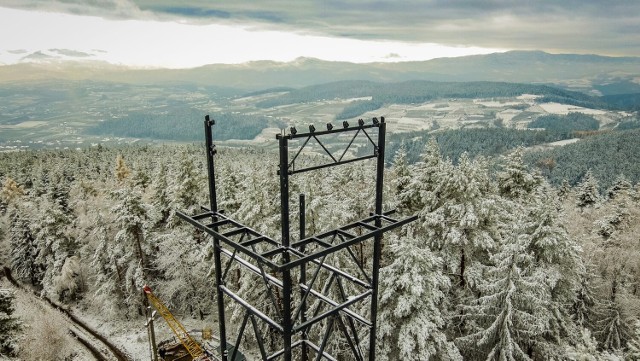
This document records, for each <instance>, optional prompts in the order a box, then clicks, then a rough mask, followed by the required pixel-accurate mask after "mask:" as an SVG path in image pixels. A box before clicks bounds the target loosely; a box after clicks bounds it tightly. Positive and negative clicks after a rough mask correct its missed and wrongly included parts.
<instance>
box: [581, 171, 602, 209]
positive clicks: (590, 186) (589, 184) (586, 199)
mask: <svg viewBox="0 0 640 361" xmlns="http://www.w3.org/2000/svg"><path fill="white" fill-rule="evenodd" d="M577 198H578V200H577V201H578V203H577V204H578V207H580V208H584V207H588V206H592V205H594V204H596V203H598V202H599V201H600V191H599V190H598V181H597V180H596V178H595V177H594V176H593V174H592V173H591V170H588V171H587V173H586V174H585V175H584V178H582V182H581V183H580V184H579V185H578V188H577Z"/></svg>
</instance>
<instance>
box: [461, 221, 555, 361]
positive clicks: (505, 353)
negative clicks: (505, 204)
mask: <svg viewBox="0 0 640 361" xmlns="http://www.w3.org/2000/svg"><path fill="white" fill-rule="evenodd" d="M530 242H531V239H530V237H529V236H528V235H526V234H523V233H522V229H519V227H518V226H516V227H515V228H514V229H513V232H512V233H511V234H510V237H509V238H507V239H505V242H504V243H503V244H502V247H501V250H500V251H499V252H498V253H496V254H494V255H493V256H492V257H491V260H492V262H493V263H494V264H495V266H489V267H488V268H487V271H486V273H485V275H486V276H485V277H486V279H485V281H484V282H482V284H480V285H479V286H478V289H479V290H480V291H481V297H480V298H478V300H477V301H476V302H474V304H472V305H469V306H466V307H464V308H465V310H466V317H467V318H469V319H471V320H473V321H475V325H476V330H475V331H474V332H472V333H471V334H468V335H466V336H463V337H460V338H458V339H457V340H456V343H457V344H458V345H459V346H460V348H461V350H463V354H464V355H465V357H468V358H470V359H486V360H531V359H532V352H533V347H534V345H535V344H536V343H537V342H539V340H540V339H541V337H542V336H543V334H544V333H545V331H546V329H547V328H548V326H549V320H550V318H551V314H550V312H549V311H548V309H547V306H548V304H549V302H550V292H549V289H548V287H547V284H546V275H545V274H544V272H541V271H540V270H539V269H537V268H536V267H535V257H534V255H533V254H531V252H529V251H528V250H527V249H528V248H529V244H530Z"/></svg>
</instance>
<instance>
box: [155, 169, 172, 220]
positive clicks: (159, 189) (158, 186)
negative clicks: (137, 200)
mask: <svg viewBox="0 0 640 361" xmlns="http://www.w3.org/2000/svg"><path fill="white" fill-rule="evenodd" d="M152 188H153V203H152V205H153V209H154V210H155V211H156V212H157V213H158V215H157V218H158V219H157V221H156V226H162V225H166V223H167V221H168V219H169V216H170V215H171V199H170V190H169V184H168V182H167V168H166V166H165V164H164V163H161V164H160V169H159V170H158V174H156V176H155V177H154V181H153V183H152Z"/></svg>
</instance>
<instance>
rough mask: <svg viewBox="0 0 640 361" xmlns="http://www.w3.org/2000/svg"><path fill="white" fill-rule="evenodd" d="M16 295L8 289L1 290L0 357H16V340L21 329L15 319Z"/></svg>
mask: <svg viewBox="0 0 640 361" xmlns="http://www.w3.org/2000/svg"><path fill="white" fill-rule="evenodd" d="M14 301H15V295H14V294H13V293H12V292H11V291H10V290H8V289H0V357H2V358H4V357H3V356H15V351H16V346H17V345H16V341H17V340H16V338H17V335H18V332H19V331H20V329H21V326H20V322H19V321H18V319H16V318H15V317H13V312H14V311H15V308H14V306H13V302H14Z"/></svg>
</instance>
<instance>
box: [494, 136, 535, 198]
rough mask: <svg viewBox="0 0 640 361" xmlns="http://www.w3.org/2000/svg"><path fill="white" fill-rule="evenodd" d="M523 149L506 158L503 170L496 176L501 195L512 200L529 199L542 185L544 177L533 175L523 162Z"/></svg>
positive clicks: (518, 149) (517, 149)
mask: <svg viewBox="0 0 640 361" xmlns="http://www.w3.org/2000/svg"><path fill="white" fill-rule="evenodd" d="M522 152H523V149H522V148H516V150H514V151H513V152H512V153H510V154H509V155H508V156H507V157H505V159H506V161H505V162H504V164H503V166H502V167H503V169H502V171H501V172H498V174H497V175H496V178H497V182H498V190H499V192H500V195H502V196H504V197H507V198H510V199H522V198H526V197H528V196H529V195H530V194H531V193H532V192H533V191H534V190H535V189H536V188H537V187H539V186H540V184H541V183H542V177H541V176H539V175H537V174H533V173H531V172H530V171H529V170H528V169H527V166H526V165H525V164H524V162H523V161H522Z"/></svg>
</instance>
